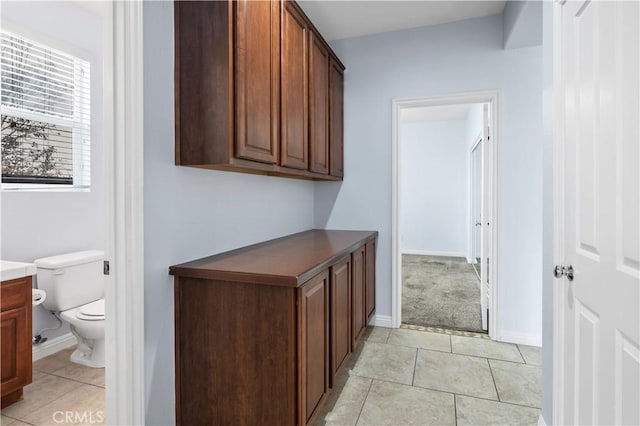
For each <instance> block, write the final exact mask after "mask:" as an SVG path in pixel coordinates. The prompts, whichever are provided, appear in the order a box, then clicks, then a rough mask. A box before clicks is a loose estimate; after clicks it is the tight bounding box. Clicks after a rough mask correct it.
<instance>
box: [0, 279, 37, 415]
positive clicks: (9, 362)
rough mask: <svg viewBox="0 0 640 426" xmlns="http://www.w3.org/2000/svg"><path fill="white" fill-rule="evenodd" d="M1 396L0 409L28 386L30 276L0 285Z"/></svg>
mask: <svg viewBox="0 0 640 426" xmlns="http://www.w3.org/2000/svg"><path fill="white" fill-rule="evenodd" d="M0 300H1V301H2V302H1V305H2V313H0V340H1V341H0V345H1V346H0V351H1V352H0V376H1V379H0V393H1V394H2V403H1V405H2V407H3V408H4V407H6V406H8V405H10V404H13V403H14V402H16V401H17V400H19V399H20V398H21V397H22V388H23V387H24V386H26V385H28V384H29V383H31V277H25V278H18V279H15V280H10V281H3V282H2V283H1V284H0Z"/></svg>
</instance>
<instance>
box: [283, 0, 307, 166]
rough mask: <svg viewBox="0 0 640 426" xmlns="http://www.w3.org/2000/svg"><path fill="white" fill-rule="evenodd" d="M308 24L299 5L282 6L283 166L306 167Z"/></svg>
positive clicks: (288, 3)
mask: <svg viewBox="0 0 640 426" xmlns="http://www.w3.org/2000/svg"><path fill="white" fill-rule="evenodd" d="M308 43H309V28H308V26H307V22H306V20H305V19H304V16H303V15H302V13H301V11H300V10H299V8H298V6H297V5H296V4H295V3H293V2H288V1H287V2H285V3H284V4H283V6H282V74H281V87H282V154H281V159H280V164H281V165H282V166H284V167H290V168H294V169H302V170H306V169H307V167H308V162H309V149H308V139H307V137H308V120H309V116H308V114H309V111H308V106H307V105H308V104H307V99H308V96H309V95H308V80H307V73H308V55H307V50H308V46H309V44H308Z"/></svg>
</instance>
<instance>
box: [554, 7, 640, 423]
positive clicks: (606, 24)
mask: <svg viewBox="0 0 640 426" xmlns="http://www.w3.org/2000/svg"><path fill="white" fill-rule="evenodd" d="M555 13H556V14H555V16H554V17H555V18H556V19H559V21H558V22H559V23H560V31H559V32H557V33H556V35H555V36H556V47H557V48H559V51H558V52H559V55H558V56H557V57H556V58H557V59H558V62H559V65H560V72H559V79H558V82H559V86H558V89H559V90H558V91H556V93H557V95H558V98H557V101H558V102H557V106H558V110H556V112H555V114H554V115H555V119H558V120H559V123H560V124H559V126H558V127H557V130H558V134H557V143H558V144H559V145H558V148H559V150H558V151H556V152H557V153H560V155H559V157H558V160H559V164H558V166H557V169H556V170H557V176H556V177H557V179H558V181H557V190H558V193H557V200H558V204H557V206H556V207H557V208H558V210H557V213H558V215H557V216H556V218H557V220H556V224H555V225H556V226H557V229H556V230H557V232H559V233H560V234H559V235H560V236H561V238H560V239H559V241H557V245H556V248H557V249H558V251H557V252H556V258H557V260H559V261H561V262H562V263H563V264H564V265H565V266H567V267H568V266H569V265H571V266H572V267H573V280H572V281H570V280H569V279H568V277H567V276H565V277H563V278H562V279H561V280H556V282H555V285H557V286H559V287H558V288H557V292H556V303H557V305H556V306H557V309H558V311H557V313H558V314H559V315H558V321H559V322H558V323H557V325H558V327H557V329H556V332H559V335H558V336H557V339H556V344H557V345H558V347H559V351H558V352H557V353H556V356H557V358H556V366H557V368H558V369H559V372H558V374H559V375H558V376H557V382H556V386H554V388H555V389H554V392H558V395H557V397H558V398H559V399H557V400H556V402H557V403H558V405H557V406H556V409H557V410H558V412H559V413H558V416H559V417H557V420H558V422H559V423H562V424H567V425H568V424H579V425H587V424H607V425H613V424H615V425H621V424H628V425H638V424H640V391H639V389H640V388H639V383H640V353H639V350H638V348H639V342H640V336H639V334H640V330H639V328H640V326H639V323H640V317H639V314H638V312H639V307H640V290H639V289H640V247H639V246H640V236H639V233H640V229H639V223H638V222H639V221H640V210H639V208H638V205H639V198H640V184H639V180H640V175H639V173H638V169H639V168H640V151H639V149H638V146H639V144H640V133H639V131H638V121H639V118H640V109H639V98H640V85H639V80H640V67H639V60H640V56H639V49H640V44H639V35H640V34H639V32H638V27H639V26H640V10H639V6H638V2H637V1H628V2H622V1H621V2H604V1H569V2H567V3H565V4H564V5H557V6H555ZM557 65H558V63H556V66H557ZM562 152H563V153H562Z"/></svg>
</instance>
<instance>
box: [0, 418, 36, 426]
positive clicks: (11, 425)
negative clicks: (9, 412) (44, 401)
mask: <svg viewBox="0 0 640 426" xmlns="http://www.w3.org/2000/svg"><path fill="white" fill-rule="evenodd" d="M7 418H8V417H7ZM2 426H5V424H4V423H2ZM7 426H32V425H31V424H30V423H25V422H21V421H20V420H13V421H12V422H11V423H8V424H7Z"/></svg>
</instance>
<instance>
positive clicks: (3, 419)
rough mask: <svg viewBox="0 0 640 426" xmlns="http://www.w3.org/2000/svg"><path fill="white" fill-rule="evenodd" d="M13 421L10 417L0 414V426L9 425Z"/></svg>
mask: <svg viewBox="0 0 640 426" xmlns="http://www.w3.org/2000/svg"><path fill="white" fill-rule="evenodd" d="M14 422H15V420H14V419H12V418H11V417H7V416H3V415H0V426H9V425H10V424H13V423H14Z"/></svg>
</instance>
